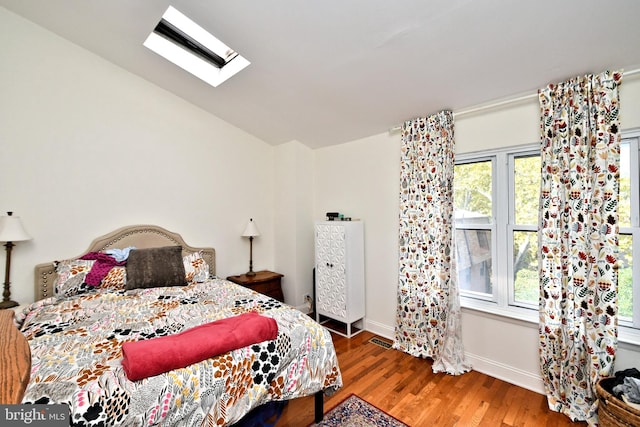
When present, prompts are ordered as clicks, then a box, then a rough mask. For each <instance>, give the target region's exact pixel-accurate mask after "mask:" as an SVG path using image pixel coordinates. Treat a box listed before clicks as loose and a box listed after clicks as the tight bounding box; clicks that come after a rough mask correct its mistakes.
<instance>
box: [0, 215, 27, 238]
mask: <svg viewBox="0 0 640 427" xmlns="http://www.w3.org/2000/svg"><path fill="white" fill-rule="evenodd" d="M23 240H31V236H29V234H28V233H27V232H26V231H25V230H24V227H23V226H22V221H20V217H19V216H13V212H7V216H3V217H0V242H20V241H23Z"/></svg>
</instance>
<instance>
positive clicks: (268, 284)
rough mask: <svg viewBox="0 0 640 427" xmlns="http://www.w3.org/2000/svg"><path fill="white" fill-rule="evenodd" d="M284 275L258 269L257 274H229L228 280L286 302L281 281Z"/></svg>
mask: <svg viewBox="0 0 640 427" xmlns="http://www.w3.org/2000/svg"><path fill="white" fill-rule="evenodd" d="M283 277H284V275H282V274H280V273H274V272H273V271H267V270H264V271H256V275H255V276H251V277H250V276H247V275H246V274H242V275H240V276H229V277H227V280H229V281H231V282H233V283H237V284H238V285H242V286H244V287H245V288H249V289H253V290H254V291H256V292H260V293H261V294H265V295H267V296H270V297H271V298H275V299H277V300H278V301H280V302H284V295H283V294H282V283H281V279H282V278H283Z"/></svg>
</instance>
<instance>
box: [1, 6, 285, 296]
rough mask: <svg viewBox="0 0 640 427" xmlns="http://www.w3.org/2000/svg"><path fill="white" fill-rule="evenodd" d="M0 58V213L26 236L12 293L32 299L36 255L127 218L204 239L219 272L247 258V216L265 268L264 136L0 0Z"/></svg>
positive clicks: (267, 176) (269, 215)
mask: <svg viewBox="0 0 640 427" xmlns="http://www.w3.org/2000/svg"><path fill="white" fill-rule="evenodd" d="M0 58H1V65H0V212H3V213H4V212H5V211H10V210H11V211H14V212H15V215H19V216H21V217H22V220H23V223H24V225H25V227H26V229H27V231H28V232H29V233H30V234H31V235H32V237H33V240H31V241H29V242H20V243H17V244H16V247H15V248H14V251H13V256H12V271H11V282H12V297H13V299H15V300H17V301H19V302H30V301H32V300H33V266H34V265H35V264H37V263H42V262H47V261H51V260H54V259H59V258H65V257H72V256H76V255H79V254H81V253H82V252H83V251H84V250H85V249H87V247H88V245H89V243H90V239H91V238H93V237H97V236H99V235H102V234H104V233H107V232H110V231H112V230H114V229H116V228H118V227H121V226H124V225H130V224H136V223H151V224H156V225H160V226H163V227H165V228H167V229H169V230H171V231H175V232H178V233H180V234H182V236H183V237H184V238H185V240H186V241H187V242H188V243H189V244H192V245H195V246H214V247H215V248H216V249H217V250H218V252H217V257H218V262H217V267H218V274H219V275H221V276H225V277H226V276H227V275H230V274H239V273H243V272H245V271H247V269H248V263H249V260H248V259H249V247H248V246H249V245H248V241H247V240H246V239H243V238H241V237H240V235H241V233H242V231H243V230H244V226H245V225H246V222H247V220H248V218H249V217H253V218H254V219H255V221H256V223H257V224H258V226H259V228H260V231H261V232H262V235H261V236H260V237H259V238H258V239H256V240H255V241H254V260H255V263H254V267H255V269H256V270H257V269H263V268H273V263H274V256H273V242H274V231H273V230H274V227H273V223H274V217H273V212H274V211H273V200H274V186H273V180H274V176H273V163H274V148H273V147H272V146H270V145H268V144H266V143H264V142H263V141H261V140H259V139H256V138H255V137H253V136H251V135H249V134H247V133H246V132H244V131H241V130H239V129H237V128H235V127H233V126H231V125H229V124H228V123H226V122H223V121H222V120H220V119H218V118H216V117H214V116H212V115H210V114H208V113H206V112H204V111H203V110H201V109H199V108H197V107H194V106H193V105H192V104H189V103H187V102H185V101H183V100H182V99H180V98H178V97H176V96H174V95H172V94H170V93H168V92H166V91H164V90H162V89H160V88H158V87H157V86H154V85H152V84H150V83H148V82H147V81H145V80H142V79H140V78H138V77H137V76H135V75H133V74H131V73H128V72H126V71H124V70H122V69H121V68H119V67H117V66H114V65H113V64H111V63H109V62H106V61H104V60H103V59H101V58H100V57H97V56H95V55H93V54H92V53H89V52H88V51H86V50H84V49H82V48H79V47H78V46H76V45H74V44H71V43H69V42H67V41H65V40H63V39H61V38H59V37H57V36H56V35H54V34H52V33H50V32H48V31H46V30H44V29H42V28H41V27H38V26H36V25H34V24H32V23H30V22H29V21H26V20H24V19H22V18H21V17H18V16H17V15H14V14H12V13H11V12H8V11H7V10H6V9H3V8H0ZM211 90H212V91H214V90H215V89H213V88H212V89H211ZM2 252H3V253H2V254H1V256H0V271H2V272H4V271H5V270H4V267H5V265H4V250H2Z"/></svg>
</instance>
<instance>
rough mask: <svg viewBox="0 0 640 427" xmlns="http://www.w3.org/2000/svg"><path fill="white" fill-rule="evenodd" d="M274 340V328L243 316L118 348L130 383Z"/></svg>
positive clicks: (255, 316)
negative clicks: (120, 350) (120, 349)
mask: <svg viewBox="0 0 640 427" xmlns="http://www.w3.org/2000/svg"><path fill="white" fill-rule="evenodd" d="M277 336H278V324H277V323H276V321H275V320H274V319H272V318H270V317H265V316H261V315H259V314H258V313H256V312H250V313H243V314H241V315H239V316H234V317H229V318H228V319H221V320H216V321H215V322H211V323H206V324H204V325H200V326H196V327H194V328H190V329H187V330H185V331H182V332H180V333H179V334H175V335H168V336H165V337H158V338H152V339H149V340H142V341H130V342H125V343H123V344H122V367H123V368H124V372H125V374H126V375H127V378H129V379H130V380H131V381H137V380H141V379H143V378H147V377H152V376H154V375H159V374H162V373H164V372H169V371H171V370H173V369H178V368H184V367H186V366H189V365H191V364H194V363H198V362H201V361H203V360H205V359H209V358H211V357H214V356H217V355H220V354H223V353H226V352H228V351H231V350H235V349H237V348H242V347H246V346H248V345H251V344H255V343H259V342H262V341H267V340H273V339H275V338H276V337H277Z"/></svg>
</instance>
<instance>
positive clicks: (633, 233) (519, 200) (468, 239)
mask: <svg viewBox="0 0 640 427" xmlns="http://www.w3.org/2000/svg"><path fill="white" fill-rule="evenodd" d="M620 152H621V155H620V163H621V165H620V166H621V167H620V207H619V224H620V240H619V242H620V245H619V246H620V255H619V259H620V265H619V270H618V273H619V275H618V303H619V324H620V326H621V327H622V328H621V339H623V340H625V338H627V340H629V341H632V342H640V333H638V331H636V332H634V331H633V329H631V328H637V329H640V303H638V301H640V130H638V131H634V132H624V133H623V135H622V144H621V149H620ZM540 167H541V165H540V151H539V145H538V144H531V145H526V146H519V147H513V148H509V149H504V150H491V151H486V152H482V153H471V154H462V155H458V156H456V166H455V172H454V205H455V206H454V207H455V233H456V251H457V267H458V284H459V287H460V295H461V302H462V305H463V306H465V307H471V308H475V309H480V310H485V311H489V312H492V313H496V314H501V315H507V316H510V317H515V318H520V319H524V320H530V321H534V322H537V319H538V315H537V310H538V298H539V281H538V277H539V276H538V275H539V273H538V259H537V253H538V236H537V228H538V212H539V208H538V203H539V192H540ZM634 260H636V265H635V266H634ZM634 284H635V286H634ZM634 301H635V304H634ZM627 328H628V329H627ZM623 329H625V330H626V331H623Z"/></svg>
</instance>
